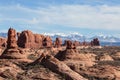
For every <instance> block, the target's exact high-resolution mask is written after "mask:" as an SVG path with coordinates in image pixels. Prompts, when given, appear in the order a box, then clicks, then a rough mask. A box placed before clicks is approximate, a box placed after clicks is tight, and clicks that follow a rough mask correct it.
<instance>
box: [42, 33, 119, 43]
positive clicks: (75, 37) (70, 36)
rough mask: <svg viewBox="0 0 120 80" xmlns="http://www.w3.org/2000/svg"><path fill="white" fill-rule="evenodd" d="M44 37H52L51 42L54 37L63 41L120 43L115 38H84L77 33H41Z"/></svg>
mask: <svg viewBox="0 0 120 80" xmlns="http://www.w3.org/2000/svg"><path fill="white" fill-rule="evenodd" d="M43 34H44V35H49V36H51V37H52V39H53V40H55V38H56V37H60V38H62V39H63V40H66V39H70V40H76V41H80V42H83V41H88V42H89V41H91V40H93V39H94V38H98V39H99V40H100V42H120V38H117V37H115V36H110V35H109V36H105V35H96V36H92V37H89V36H85V35H82V34H79V33H69V34H65V33H43Z"/></svg>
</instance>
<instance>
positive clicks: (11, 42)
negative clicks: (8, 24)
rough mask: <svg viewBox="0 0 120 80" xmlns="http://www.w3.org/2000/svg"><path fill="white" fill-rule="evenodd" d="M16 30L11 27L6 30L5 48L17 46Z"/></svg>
mask: <svg viewBox="0 0 120 80" xmlns="http://www.w3.org/2000/svg"><path fill="white" fill-rule="evenodd" d="M17 47H18V46H17V40H16V31H15V30H14V29H13V28H10V29H9V30H8V40H7V49H11V48H17Z"/></svg>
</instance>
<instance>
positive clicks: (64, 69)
mask: <svg viewBox="0 0 120 80" xmlns="http://www.w3.org/2000/svg"><path fill="white" fill-rule="evenodd" d="M42 64H43V65H44V66H46V67H47V68H49V69H51V70H52V71H54V72H56V73H58V74H61V75H63V76H65V79H66V80H87V79H85V78H83V77H82V76H81V75H79V74H78V73H76V72H75V71H73V70H71V69H70V68H69V67H68V66H67V65H66V64H64V63H63V62H61V61H59V60H58V59H56V58H54V57H53V56H50V55H47V56H46V59H44V60H43V61H42Z"/></svg>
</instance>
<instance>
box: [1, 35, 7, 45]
mask: <svg viewBox="0 0 120 80" xmlns="http://www.w3.org/2000/svg"><path fill="white" fill-rule="evenodd" d="M0 47H6V38H2V37H0Z"/></svg>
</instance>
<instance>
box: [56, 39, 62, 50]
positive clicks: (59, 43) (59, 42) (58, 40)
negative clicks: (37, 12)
mask: <svg viewBox="0 0 120 80" xmlns="http://www.w3.org/2000/svg"><path fill="white" fill-rule="evenodd" d="M54 45H55V47H56V48H59V47H61V46H62V39H61V38H56V40H55V42H54Z"/></svg>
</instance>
